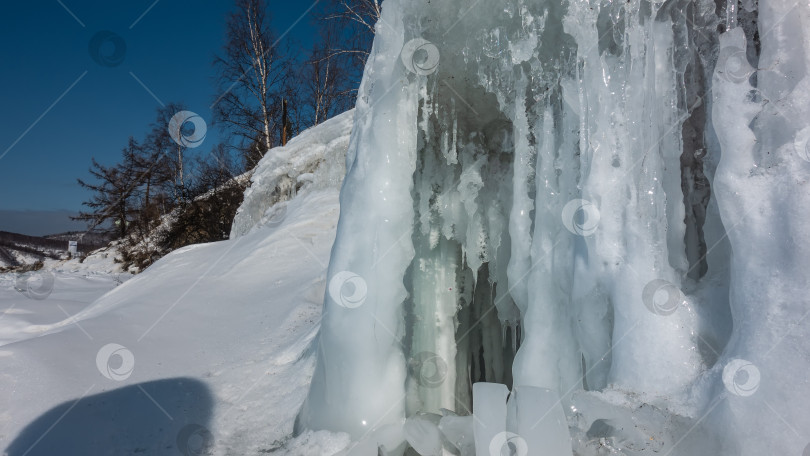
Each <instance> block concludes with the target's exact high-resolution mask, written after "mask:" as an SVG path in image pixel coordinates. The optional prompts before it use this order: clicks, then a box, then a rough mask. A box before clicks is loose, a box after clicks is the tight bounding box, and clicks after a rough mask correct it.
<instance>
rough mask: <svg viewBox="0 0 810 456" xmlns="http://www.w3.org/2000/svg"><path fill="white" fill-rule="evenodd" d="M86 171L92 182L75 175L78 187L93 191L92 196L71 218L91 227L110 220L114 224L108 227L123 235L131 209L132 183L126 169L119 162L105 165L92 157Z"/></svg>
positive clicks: (125, 232)
mask: <svg viewBox="0 0 810 456" xmlns="http://www.w3.org/2000/svg"><path fill="white" fill-rule="evenodd" d="M90 175H92V176H93V177H94V178H95V181H96V182H95V183H90V182H87V181H85V180H83V179H77V181H78V183H79V185H80V186H81V187H83V188H85V189H87V190H90V191H92V192H93V195H92V197H91V198H90V199H89V200H88V201H85V202H84V203H82V204H83V205H84V206H87V207H88V208H89V210H88V211H80V212H79V215H77V216H75V217H71V219H73V220H82V221H86V222H88V224H89V225H90V229H91V230H92V229H93V228H96V227H97V226H100V225H102V224H104V223H105V222H108V221H110V222H112V223H113V226H114V228H113V229H112V230H111V231H113V232H117V233H118V236H119V237H124V236H126V235H127V228H128V225H129V222H130V219H131V216H132V215H133V213H134V209H133V207H132V204H131V202H132V197H133V194H134V190H135V187H136V185H135V183H134V182H133V179H132V175H131V173H130V170H128V169H126V167H124V166H122V165H118V166H111V167H106V166H104V165H101V164H100V163H98V162H97V161H96V160H95V158H94V159H93V164H92V166H91V167H90Z"/></svg>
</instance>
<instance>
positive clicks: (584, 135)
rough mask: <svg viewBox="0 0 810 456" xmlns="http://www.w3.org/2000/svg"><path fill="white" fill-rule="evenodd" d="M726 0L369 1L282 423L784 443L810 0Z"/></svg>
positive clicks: (791, 446) (607, 444)
mask: <svg viewBox="0 0 810 456" xmlns="http://www.w3.org/2000/svg"><path fill="white" fill-rule="evenodd" d="M741 5H742V9H739V8H738V4H737V3H736V2H731V3H729V4H728V5H722V4H718V3H715V2H709V1H706V0H696V1H686V0H680V1H666V2H649V1H638V0H630V1H627V2H619V1H612V2H611V1H597V0H591V1H585V0H583V1H570V2H557V1H553V0H552V1H539V0H507V1H489V0H484V1H475V0H455V1H449V0H448V1H441V2H424V1H418V0H387V1H386V3H385V6H384V8H383V15H382V18H381V20H380V22H379V23H378V24H377V28H376V31H377V35H376V38H375V42H374V48H373V51H372V54H371V57H370V59H369V62H368V65H367V67H366V72H365V77H364V80H363V83H362V86H361V88H360V95H359V98H358V102H357V110H356V113H355V127H354V131H353V134H352V139H351V143H350V146H349V152H348V155H347V176H346V179H345V181H344V184H343V188H342V191H341V219H340V223H339V226H338V233H337V238H336V242H335V247H334V250H333V255H332V259H331V263H330V267H329V277H330V283H329V290H328V293H327V296H326V301H325V305H324V314H323V320H322V326H321V335H320V338H319V342H318V347H317V350H318V366H317V369H316V372H315V375H314V378H313V381H312V387H311V391H310V395H309V397H308V399H307V402H306V403H305V405H304V408H303V410H302V412H301V414H300V416H299V421H298V429H299V430H300V429H304V428H314V429H329V430H335V431H345V432H349V433H350V434H351V435H352V436H353V438H354V439H355V440H356V442H357V447H356V448H355V451H356V453H352V452H351V451H350V452H349V454H365V453H366V452H367V453H368V454H377V452H378V451H383V452H385V453H384V454H403V453H404V452H405V451H406V449H407V448H408V447H411V448H412V449H414V450H416V451H417V452H418V453H420V454H423V455H426V454H441V453H436V451H439V452H440V451H441V450H442V448H444V450H446V451H450V452H453V453H455V454H462V455H468V454H477V455H489V454H500V453H497V452H496V453H491V449H492V448H495V450H497V451H500V450H499V448H500V446H503V445H507V446H509V445H511V448H513V450H514V451H517V454H531V455H534V454H549V453H543V452H542V451H550V450H548V448H556V449H555V450H554V451H553V454H555V455H556V454H572V452H573V453H576V454H580V455H591V454H594V455H595V454H605V453H604V452H605V451H616V452H623V454H648V452H649V451H654V452H662V454H673V455H676V454H684V455H691V454H735V455H736V454H796V455H799V454H801V451H802V449H803V448H804V447H805V445H807V444H808V443H810V435H808V436H802V435H801V432H804V431H803V430H806V429H808V428H810V427H808V425H810V413H807V412H806V407H803V405H807V402H806V401H807V399H806V398H807V397H810V394H808V393H810V385H808V382H807V380H806V375H805V374H802V372H801V367H802V366H806V360H807V357H808V346H810V342H807V341H805V339H804V338H803V336H807V335H810V329H808V324H806V323H805V320H804V316H805V315H806V314H805V312H806V311H807V310H810V306H808V299H807V297H806V293H805V292H804V290H802V288H803V287H805V284H806V283H807V278H808V275H809V274H810V255H809V254H810V252H808V250H810V230H808V229H807V228H806V224H803V223H802V222H804V221H805V220H806V218H807V216H805V215H804V214H810V210H809V209H810V194H808V192H807V189H806V188H805V184H806V182H807V173H808V171H810V164H809V163H808V158H809V157H808V152H807V151H808V150H810V149H807V147H808V146H807V142H808V140H810V133H808V132H810V129H809V128H808V127H807V124H808V122H810V113H808V112H806V111H808V110H810V103H807V100H808V98H809V96H810V87H808V85H809V84H810V82H808V79H807V78H806V73H807V69H808V68H810V66H808V63H809V62H810V38H808V37H806V36H805V35H804V30H810V27H805V25H810V24H806V23H807V22H808V21H810V18H808V14H810V7H808V6H807V5H798V4H789V3H788V2H782V1H775V2H771V3H770V4H768V5H766V6H764V7H763V6H762V5H757V3H756V2H755V1H749V2H743V3H741ZM805 309H807V310H805ZM800 359H801V360H802V361H801V362H798V360H800ZM791 362H793V363H794V364H792V365H791ZM493 383H497V384H502V385H504V386H498V385H491V384H493ZM509 389H511V390H512V394H511V396H510V397H509V400H508V403H506V399H505V398H506V395H507V394H508V390H509ZM797 395H799V396H797ZM801 395H803V396H801ZM797 397H801V398H802V400H800V401H796V400H792V398H797ZM763 404H766V405H767V407H763ZM763 408H770V409H771V411H772V412H773V413H772V414H771V415H769V416H763V412H762V410H763ZM537 410H542V411H543V413H539V414H538V413H537ZM469 415H474V416H475V420H473V419H472V417H470V416H469ZM549 416H551V417H559V419H556V418H555V419H548V417H549ZM561 420H562V421H564V423H563V424H564V426H563V428H564V429H567V430H568V431H569V432H570V437H571V438H570V439H569V438H568V437H567V436H566V437H565V438H564V439H562V442H567V443H565V444H561V443H560V441H558V440H555V438H559V435H560V433H559V432H557V431H558V430H559V429H558V428H557V427H556V426H559V425H560V421H561ZM535 430H536V433H535ZM526 434H532V435H526ZM804 440H807V441H804ZM543 442H546V444H547V445H548V446H546V447H545V450H541V449H538V445H543ZM493 445H494V447H493ZM499 445H500V446H499ZM524 450H525V452H524V453H521V451H524Z"/></svg>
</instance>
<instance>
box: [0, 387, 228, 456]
mask: <svg viewBox="0 0 810 456" xmlns="http://www.w3.org/2000/svg"><path fill="white" fill-rule="evenodd" d="M212 410H213V397H212V395H211V393H210V391H209V389H208V387H207V386H205V384H203V383H201V382H199V381H197V380H194V379H190V378H172V379H165V380H156V381H152V382H145V383H138V384H135V385H129V386H126V387H123V388H119V389H116V390H112V391H107V392H104V393H100V394H95V395H92V396H85V397H83V398H81V399H79V400H78V401H76V400H72V401H68V402H65V403H63V404H60V405H58V406H56V407H54V408H52V409H51V410H49V411H47V412H46V413H44V414H43V415H41V416H39V417H38V418H37V419H36V420H34V421H33V422H32V423H30V424H29V425H28V426H26V427H25V429H23V430H22V432H20V434H19V435H18V436H17V438H15V439H14V441H12V442H11V444H10V445H9V446H8V448H6V450H5V451H6V452H5V453H4V454H6V455H8V456H23V455H24V456H39V455H42V456H45V455H47V456H52V455H56V454H59V455H64V456H70V455H81V456H88V455H108V454H109V455H153V454H160V455H163V454H165V455H202V454H208V453H209V450H210V449H211V448H212V447H213V443H214V437H213V435H212V434H211V432H210V431H208V429H207V426H208V425H209V420H210V418H211V413H212Z"/></svg>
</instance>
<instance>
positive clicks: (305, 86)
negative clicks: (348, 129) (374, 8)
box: [299, 22, 355, 125]
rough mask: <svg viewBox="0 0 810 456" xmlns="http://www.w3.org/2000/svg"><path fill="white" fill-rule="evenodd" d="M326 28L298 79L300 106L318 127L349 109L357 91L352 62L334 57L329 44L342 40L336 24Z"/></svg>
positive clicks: (327, 24) (323, 29) (330, 24)
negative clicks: (352, 75)
mask: <svg viewBox="0 0 810 456" xmlns="http://www.w3.org/2000/svg"><path fill="white" fill-rule="evenodd" d="M324 25H325V26H324V27H322V28H321V33H320V41H319V43H316V44H315V45H314V47H313V49H312V53H311V55H310V58H309V59H308V60H307V62H306V63H305V65H304V66H303V68H302V77H301V78H299V80H300V87H301V92H302V94H301V96H300V98H301V102H302V103H303V104H304V105H305V106H306V108H307V110H308V112H311V113H312V116H313V122H314V124H315V125H318V124H319V123H321V122H323V121H324V120H326V119H329V118H330V117H332V116H334V115H336V114H340V113H341V112H343V111H345V110H347V109H349V108H350V107H351V105H352V101H353V98H354V89H355V86H354V85H353V82H352V80H351V77H350V76H351V69H350V68H348V65H349V62H347V59H345V56H344V57H343V58H342V57H341V56H340V55H333V53H332V51H331V49H330V46H331V45H330V43H335V42H337V41H338V40H339V38H340V30H339V28H338V27H337V23H336V22H326V23H325V24H324Z"/></svg>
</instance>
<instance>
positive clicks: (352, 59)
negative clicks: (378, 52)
mask: <svg viewBox="0 0 810 456" xmlns="http://www.w3.org/2000/svg"><path fill="white" fill-rule="evenodd" d="M381 13H382V0H332V1H331V3H330V6H329V7H328V8H327V11H326V13H325V14H324V15H323V20H324V21H327V22H332V23H335V24H337V25H338V30H339V35H340V37H341V38H342V39H339V40H332V41H327V42H326V44H327V46H328V53H327V56H328V57H330V58H334V57H344V58H348V60H349V63H350V64H351V65H352V66H353V67H354V68H355V69H356V70H359V71H355V79H356V84H355V86H359V82H360V77H362V71H363V67H364V66H365V64H366V60H368V56H369V53H370V52H371V44H372V42H373V41H374V33H375V28H374V27H375V25H376V24H377V21H379V20H380V14H381Z"/></svg>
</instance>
